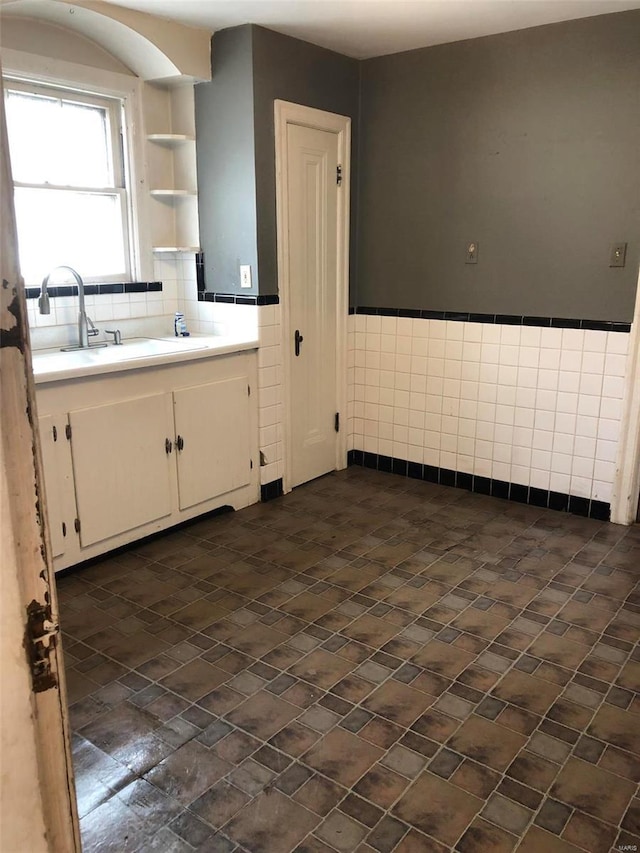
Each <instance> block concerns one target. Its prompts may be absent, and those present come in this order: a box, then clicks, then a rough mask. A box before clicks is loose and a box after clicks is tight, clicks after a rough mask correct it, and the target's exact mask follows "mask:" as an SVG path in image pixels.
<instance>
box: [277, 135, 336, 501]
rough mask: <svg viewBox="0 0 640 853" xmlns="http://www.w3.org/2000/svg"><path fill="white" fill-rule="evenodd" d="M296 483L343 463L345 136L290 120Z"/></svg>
mask: <svg viewBox="0 0 640 853" xmlns="http://www.w3.org/2000/svg"><path fill="white" fill-rule="evenodd" d="M287 162H288V175H287V187H288V191H287V199H286V203H287V205H288V216H287V219H288V222H289V257H288V263H289V270H288V272H289V284H290V289H289V342H290V347H291V354H290V364H291V373H290V381H291V395H290V399H291V413H290V422H291V483H290V485H291V486H298V485H300V483H306V482H307V481H308V480H312V479H313V478H314V477H319V476H320V475H321V474H326V473H327V472H328V471H333V470H334V469H335V467H336V442H337V434H336V425H335V416H336V412H337V411H338V403H337V396H338V394H337V381H336V379H337V378H336V347H337V332H336V323H337V306H338V294H337V271H338V265H337V238H338V231H337V228H338V186H337V180H336V176H337V166H338V134H337V133H333V132H329V131H326V130H317V129H315V128H310V127H302V126H299V125H296V124H287Z"/></svg>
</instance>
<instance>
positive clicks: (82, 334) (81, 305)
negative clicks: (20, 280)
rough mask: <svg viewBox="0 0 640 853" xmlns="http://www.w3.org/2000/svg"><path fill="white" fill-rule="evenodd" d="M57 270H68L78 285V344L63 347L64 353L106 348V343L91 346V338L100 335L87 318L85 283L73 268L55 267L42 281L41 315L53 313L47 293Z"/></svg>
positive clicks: (39, 304) (39, 301) (39, 305)
mask: <svg viewBox="0 0 640 853" xmlns="http://www.w3.org/2000/svg"><path fill="white" fill-rule="evenodd" d="M56 270H67V271H68V272H70V273H71V275H72V276H73V277H74V278H75V280H76V283H77V285H78V343H77V345H75V346H70V347H63V348H62V351H63V352H69V350H76V349H87V348H88V347H90V346H92V347H106V343H96V344H90V343H89V338H90V337H91V338H93V337H95V336H96V335H97V334H99V331H98V329H96V327H95V326H94V324H93V321H92V320H91V318H90V317H88V316H87V311H86V308H85V300H84V282H83V280H82V278H81V277H80V275H79V274H78V273H77V272H76V271H75V270H74V269H73V267H68V266H66V265H64V264H63V265H61V266H58V267H54V268H53V269H52V270H51V271H50V272H49V273H47V275H46V276H45V277H44V278H43V279H42V287H41V289H40V298H39V299H38V308H39V310H40V313H41V314H50V313H51V304H50V302H49V293H48V291H47V285H48V284H49V278H50V277H51V275H52V274H53V273H54V272H55V271H56Z"/></svg>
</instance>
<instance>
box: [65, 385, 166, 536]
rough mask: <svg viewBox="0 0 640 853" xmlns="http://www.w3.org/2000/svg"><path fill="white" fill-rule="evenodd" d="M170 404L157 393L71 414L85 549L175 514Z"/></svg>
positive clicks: (76, 481)
mask: <svg viewBox="0 0 640 853" xmlns="http://www.w3.org/2000/svg"><path fill="white" fill-rule="evenodd" d="M169 402H170V397H168V395H167V394H153V395H150V396H147V397H138V398H136V399H133V400H126V401H124V402H120V403H110V404H108V405H105V406H96V407H95V408H91V409H78V410H77V411H74V412H70V413H69V422H70V424H71V430H72V432H71V453H72V456H73V473H74V478H75V486H76V500H77V503H78V516H79V518H80V543H81V545H82V547H87V546H88V545H92V544H94V543H95V542H100V541H102V540H103V539H108V538H109V537H110V536H116V535H117V534H119V533H124V532H125V531H127V530H133V529H134V528H136V527H140V526H142V525H143V524H148V523H150V522H152V521H156V520H157V519H160V518H163V517H164V516H167V515H169V514H170V513H171V475H172V463H173V454H168V453H167V452H166V449H165V442H166V440H167V439H168V438H171V431H170V430H169V429H168V427H169V426H170V417H169V416H168V410H167V405H168V403H169ZM169 411H170V410H169ZM173 464H175V463H173Z"/></svg>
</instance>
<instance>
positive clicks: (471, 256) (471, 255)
mask: <svg viewBox="0 0 640 853" xmlns="http://www.w3.org/2000/svg"><path fill="white" fill-rule="evenodd" d="M477 263H478V243H477V242H475V241H472V242H471V243H467V259H466V261H465V264H477Z"/></svg>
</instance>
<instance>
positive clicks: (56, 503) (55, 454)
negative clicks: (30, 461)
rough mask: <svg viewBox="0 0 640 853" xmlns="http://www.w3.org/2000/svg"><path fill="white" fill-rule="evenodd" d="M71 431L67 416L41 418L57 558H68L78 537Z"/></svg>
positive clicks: (40, 427)
mask: <svg viewBox="0 0 640 853" xmlns="http://www.w3.org/2000/svg"><path fill="white" fill-rule="evenodd" d="M67 428H68V420H67V417H66V415H64V416H59V417H54V416H52V415H45V416H43V417H41V418H38V429H39V432H40V448H41V451H42V467H43V469H44V480H45V483H44V488H45V499H46V503H47V508H48V521H49V536H50V537H51V549H52V551H53V554H52V556H53V557H54V558H55V557H57V558H62V557H63V556H64V554H65V551H66V550H67V546H68V544H69V543H70V542H72V539H73V536H74V534H75V531H74V523H75V519H76V505H75V497H74V493H73V470H72V467H71V455H70V452H69V442H68V440H67V435H66V430H67Z"/></svg>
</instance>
